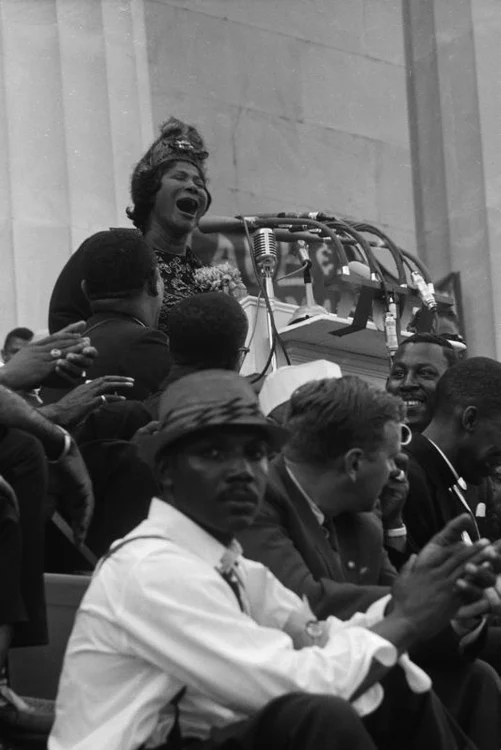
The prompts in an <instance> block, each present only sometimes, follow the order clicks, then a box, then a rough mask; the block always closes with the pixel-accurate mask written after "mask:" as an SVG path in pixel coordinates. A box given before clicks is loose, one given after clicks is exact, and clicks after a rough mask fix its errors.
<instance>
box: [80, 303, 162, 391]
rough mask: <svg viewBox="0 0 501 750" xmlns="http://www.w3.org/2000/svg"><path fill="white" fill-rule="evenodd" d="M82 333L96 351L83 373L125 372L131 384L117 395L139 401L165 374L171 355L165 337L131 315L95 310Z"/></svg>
mask: <svg viewBox="0 0 501 750" xmlns="http://www.w3.org/2000/svg"><path fill="white" fill-rule="evenodd" d="M85 335H86V336H88V337H89V338H90V340H91V344H92V346H95V347H96V349H97V350H98V352H99V357H98V358H97V359H96V360H95V362H94V364H93V365H92V367H91V368H90V369H89V370H87V377H88V378H91V379H94V378H99V377H101V375H127V376H129V377H131V378H135V381H136V382H135V385H134V387H133V388H128V389H125V388H124V389H123V390H122V391H120V395H124V396H126V397H127V398H128V399H136V400H137V401H142V400H144V399H145V398H147V397H148V396H149V395H150V394H151V393H155V391H157V390H158V388H159V386H160V384H161V383H162V381H163V380H164V379H165V377H166V376H167V374H168V372H169V370H170V366H171V358H170V354H169V346H168V342H167V337H166V336H165V334H163V333H162V332H161V331H158V330H156V329H155V328H144V327H143V326H141V325H140V324H139V323H138V322H137V321H136V320H134V318H132V317H131V316H129V315H125V314H123V313H119V312H102V313H96V314H95V315H93V316H92V317H91V318H89V320H88V321H87V328H86V331H85Z"/></svg>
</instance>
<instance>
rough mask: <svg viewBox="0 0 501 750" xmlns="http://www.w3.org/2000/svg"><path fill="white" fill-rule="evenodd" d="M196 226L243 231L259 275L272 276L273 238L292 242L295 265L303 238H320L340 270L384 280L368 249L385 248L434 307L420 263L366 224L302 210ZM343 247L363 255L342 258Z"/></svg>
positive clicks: (207, 220)
mask: <svg viewBox="0 0 501 750" xmlns="http://www.w3.org/2000/svg"><path fill="white" fill-rule="evenodd" d="M199 229H200V230H201V231H202V232H203V233H204V234H213V233H221V234H230V235H231V234H247V235H248V236H249V237H250V239H251V241H252V248H251V249H252V253H253V260H254V262H255V266H256V267H257V269H258V270H259V271H260V272H261V274H262V275H263V276H272V275H273V273H274V271H275V268H276V265H277V257H278V256H277V242H289V243H293V244H294V246H295V250H296V252H297V255H298V257H299V260H300V262H301V265H302V266H303V267H310V266H311V259H310V256H309V253H308V249H307V247H308V243H310V242H319V241H322V242H327V243H331V244H332V245H333V249H334V250H335V252H336V254H337V257H338V266H339V267H340V273H341V274H344V275H345V276H347V277H350V276H355V277H357V276H358V277H359V278H362V279H372V280H373V281H380V282H381V283H383V284H384V270H383V269H382V268H381V265H380V264H379V263H378V262H377V260H376V258H375V255H374V249H378V248H386V249H388V250H390V251H391V253H392V255H393V257H394V260H395V263H396V265H397V268H398V269H403V267H404V264H405V265H406V266H407V267H408V269H409V273H410V280H411V282H412V285H413V286H414V288H415V290H416V292H417V294H418V295H419V298H420V300H421V302H422V304H423V306H424V307H425V308H427V309H428V310H430V311H433V312H434V311H436V309H437V302H436V299H435V290H434V287H433V283H432V282H431V279H430V277H429V274H428V273H427V271H426V269H425V268H424V267H423V265H422V263H420V262H419V261H418V259H417V258H414V257H413V256H412V255H410V254H409V253H407V252H405V251H404V250H401V249H400V248H398V247H397V246H396V245H395V244H394V243H393V242H391V241H390V240H389V238H386V236H385V235H383V234H382V232H381V231H380V230H377V229H376V228H375V227H371V226H370V225H368V224H366V223H357V222H351V221H347V220H342V219H339V218H338V217H336V216H334V215H333V214H327V213H324V212H322V211H306V212H280V213H278V214H270V213H265V214H255V215H252V216H236V217H224V216H206V217H203V218H202V219H201V220H200V224H199ZM367 233H369V234H370V235H372V237H371V239H367V236H366V235H367ZM363 235H365V236H363ZM345 246H346V247H350V246H351V247H353V246H358V250H359V251H360V255H361V257H363V258H364V260H363V261H360V260H348V257H347V255H346V252H345V249H344V248H345ZM399 283H400V285H401V286H402V287H405V286H407V278H406V276H405V275H404V272H403V271H401V272H400V274H399Z"/></svg>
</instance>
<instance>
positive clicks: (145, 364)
mask: <svg viewBox="0 0 501 750" xmlns="http://www.w3.org/2000/svg"><path fill="white" fill-rule="evenodd" d="M170 367H171V357H170V353H169V345H168V342H167V337H166V336H165V334H164V333H162V332H161V331H156V330H153V329H148V330H145V332H144V334H143V335H142V336H141V337H139V338H138V339H137V340H136V341H135V342H134V343H133V344H131V346H130V347H127V351H124V353H123V356H122V358H121V367H120V374H122V373H124V374H127V375H128V376H129V377H131V378H134V380H135V384H134V388H133V389H132V390H131V391H128V393H127V398H129V399H135V400H137V401H143V400H144V399H145V398H147V397H148V396H149V395H150V394H152V393H155V391H157V390H158V388H159V387H160V384H161V383H162V381H163V380H164V379H165V378H166V376H167V374H168V372H169V370H170Z"/></svg>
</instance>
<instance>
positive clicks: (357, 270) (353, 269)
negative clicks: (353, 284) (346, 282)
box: [348, 260, 371, 279]
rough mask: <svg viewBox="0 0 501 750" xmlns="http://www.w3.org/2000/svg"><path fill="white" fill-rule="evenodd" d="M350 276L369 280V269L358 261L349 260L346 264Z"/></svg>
mask: <svg viewBox="0 0 501 750" xmlns="http://www.w3.org/2000/svg"><path fill="white" fill-rule="evenodd" d="M348 268H349V269H350V274H354V275H356V276H359V277H360V278H362V279H370V277H371V269H370V268H369V266H367V265H366V264H365V263H361V262H360V261H359V260H350V262H349V263H348Z"/></svg>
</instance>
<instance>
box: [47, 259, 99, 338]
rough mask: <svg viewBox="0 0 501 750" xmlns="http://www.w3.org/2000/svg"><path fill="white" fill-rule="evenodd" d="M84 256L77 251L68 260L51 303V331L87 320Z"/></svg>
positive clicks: (88, 311) (88, 307)
mask: <svg viewBox="0 0 501 750" xmlns="http://www.w3.org/2000/svg"><path fill="white" fill-rule="evenodd" d="M82 261H83V254H82V252H81V251H80V250H77V251H76V252H75V253H73V255H72V256H71V258H70V259H69V260H68V262H67V263H66V265H65V266H64V268H63V270H62V271H61V273H60V274H59V277H58V279H57V281H56V283H55V285H54V289H53V290H52V295H51V298H50V302H49V331H50V333H55V332H56V331H60V330H61V328H64V327H65V326H67V325H69V324H70V323H78V321H79V320H87V319H88V318H90V316H91V310H90V305H89V302H88V300H87V298H86V297H85V294H84V293H83V292H82V289H81V286H80V284H81V281H82V271H81V266H82Z"/></svg>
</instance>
